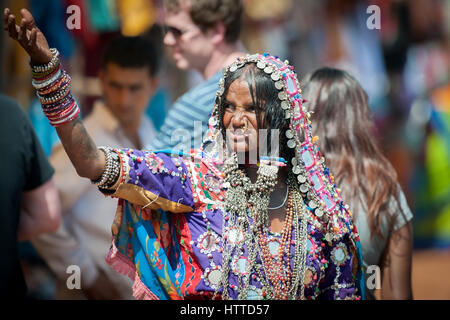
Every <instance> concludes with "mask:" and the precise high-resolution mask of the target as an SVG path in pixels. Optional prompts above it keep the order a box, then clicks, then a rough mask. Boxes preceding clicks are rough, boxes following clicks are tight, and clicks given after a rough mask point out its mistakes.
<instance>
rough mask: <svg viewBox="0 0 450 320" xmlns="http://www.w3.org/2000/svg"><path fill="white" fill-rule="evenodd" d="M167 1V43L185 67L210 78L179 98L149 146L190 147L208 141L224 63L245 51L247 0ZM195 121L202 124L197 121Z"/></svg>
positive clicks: (226, 63) (149, 147)
mask: <svg viewBox="0 0 450 320" xmlns="http://www.w3.org/2000/svg"><path fill="white" fill-rule="evenodd" d="M164 5H165V10H166V17H165V22H166V27H167V33H166V35H165V37H164V44H165V45H166V46H168V47H169V48H170V49H171V50H172V55H173V58H174V60H175V62H176V65H177V67H178V68H179V69H181V70H196V71H198V72H199V73H200V74H201V75H202V77H203V79H204V81H203V82H202V83H201V84H199V85H198V86H196V87H194V88H192V89H190V90H189V91H188V92H186V93H185V94H184V95H182V96H181V97H180V98H179V99H178V100H177V101H176V102H175V103H174V105H173V106H172V107H171V109H170V110H169V113H168V115H167V117H166V119H165V122H164V124H163V125H162V127H161V130H160V132H159V134H158V136H157V138H156V139H155V140H154V141H153V142H152V143H151V144H150V145H149V146H147V147H148V149H151V150H160V149H165V148H172V149H183V150H187V149H189V148H196V147H199V144H200V143H201V141H202V136H203V133H204V132H205V130H206V128H207V122H208V119H209V115H210V113H211V111H212V108H213V105H214V99H215V95H216V91H217V89H218V83H219V80H220V77H221V69H222V68H223V67H225V66H227V65H229V64H230V63H232V62H233V61H234V60H235V59H236V58H237V57H239V56H242V55H244V54H245V53H244V50H243V48H242V45H241V44H240V42H239V34H240V30H241V14H242V1H241V0H165V1H164ZM194 121H199V122H201V124H202V127H194ZM194 128H195V130H194ZM189 137H190V139H189Z"/></svg>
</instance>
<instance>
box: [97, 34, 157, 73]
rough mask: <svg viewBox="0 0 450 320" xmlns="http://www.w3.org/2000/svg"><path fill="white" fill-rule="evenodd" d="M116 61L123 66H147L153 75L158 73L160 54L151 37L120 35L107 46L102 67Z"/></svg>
mask: <svg viewBox="0 0 450 320" xmlns="http://www.w3.org/2000/svg"><path fill="white" fill-rule="evenodd" d="M108 63H115V64H117V65H118V66H120V67H122V68H144V67H147V68H148V70H149V73H150V76H151V77H154V76H156V74H157V73H158V54H157V51H156V49H155V46H154V45H153V43H152V41H150V40H149V39H147V38H145V37H142V36H137V37H125V36H119V37H117V38H114V39H113V40H112V41H111V42H110V43H108V45H107V46H106V48H105V50H104V52H103V57H102V63H101V66H102V68H105V67H106V66H107V64H108Z"/></svg>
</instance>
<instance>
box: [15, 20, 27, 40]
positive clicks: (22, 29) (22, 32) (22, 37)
mask: <svg viewBox="0 0 450 320" xmlns="http://www.w3.org/2000/svg"><path fill="white" fill-rule="evenodd" d="M17 41H19V43H20V44H21V45H22V46H23V44H24V43H25V42H26V41H27V29H26V26H25V20H24V19H22V20H21V21H20V27H19V34H18V35H17Z"/></svg>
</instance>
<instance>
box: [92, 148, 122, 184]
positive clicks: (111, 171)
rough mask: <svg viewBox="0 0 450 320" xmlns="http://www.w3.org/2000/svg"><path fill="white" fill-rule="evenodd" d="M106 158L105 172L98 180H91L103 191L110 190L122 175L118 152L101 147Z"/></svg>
mask: <svg viewBox="0 0 450 320" xmlns="http://www.w3.org/2000/svg"><path fill="white" fill-rule="evenodd" d="M98 149H99V150H102V151H103V153H104V154H105V157H106V163H105V170H104V171H103V174H102V176H101V177H100V178H99V179H98V180H91V182H92V183H93V184H95V185H97V186H98V187H99V188H101V189H108V188H110V187H111V186H112V185H114V183H115V182H116V181H117V178H118V177H119V174H120V159H119V156H118V155H117V153H116V152H114V151H113V150H112V149H111V148H109V147H99V148H98Z"/></svg>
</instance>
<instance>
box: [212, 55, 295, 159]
mask: <svg viewBox="0 0 450 320" xmlns="http://www.w3.org/2000/svg"><path fill="white" fill-rule="evenodd" d="M237 79H243V80H245V81H246V82H247V84H248V87H249V91H250V95H251V97H252V103H253V105H254V106H255V107H256V120H257V124H258V129H267V140H266V148H267V149H266V150H267V153H268V154H270V152H271V143H270V142H271V139H272V130H271V129H278V130H279V135H280V141H279V144H280V145H279V152H280V157H283V158H285V159H286V160H287V161H288V163H289V165H290V164H291V161H290V160H291V159H292V157H293V156H294V152H293V149H290V148H288V147H287V138H286V134H285V132H286V130H287V129H288V128H289V119H286V118H285V111H284V110H283V109H282V108H281V102H280V100H279V98H278V92H279V91H278V89H277V88H276V87H275V84H274V81H273V80H272V79H271V77H270V75H268V74H266V73H265V72H264V71H263V70H260V69H258V68H257V67H256V64H255V63H249V64H247V65H245V66H244V67H242V68H239V69H237V70H236V71H235V72H233V73H231V74H230V75H229V76H228V77H226V78H225V79H224V80H225V81H224V89H225V90H224V93H223V95H222V96H223V97H226V96H227V93H228V89H229V88H230V86H231V84H232V83H233V82H234V81H235V80H237ZM223 100H224V99H220V98H217V99H216V104H217V106H218V117H219V128H220V130H221V131H222V135H223V137H224V139H225V133H226V132H225V127H224V124H223V116H224V113H225V105H224V103H223ZM262 112H264V116H262Z"/></svg>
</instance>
